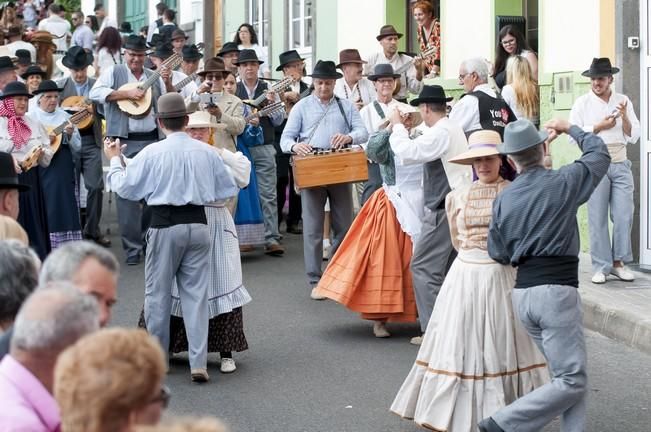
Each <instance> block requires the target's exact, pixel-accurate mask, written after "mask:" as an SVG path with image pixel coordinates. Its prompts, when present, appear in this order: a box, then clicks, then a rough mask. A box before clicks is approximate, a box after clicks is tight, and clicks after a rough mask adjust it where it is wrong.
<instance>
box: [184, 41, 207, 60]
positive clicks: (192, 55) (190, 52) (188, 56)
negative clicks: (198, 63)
mask: <svg viewBox="0 0 651 432" xmlns="http://www.w3.org/2000/svg"><path fill="white" fill-rule="evenodd" d="M181 57H183V60H186V61H187V60H200V59H201V58H203V55H202V54H201V52H199V48H197V46H196V45H195V44H192V45H183V48H181Z"/></svg>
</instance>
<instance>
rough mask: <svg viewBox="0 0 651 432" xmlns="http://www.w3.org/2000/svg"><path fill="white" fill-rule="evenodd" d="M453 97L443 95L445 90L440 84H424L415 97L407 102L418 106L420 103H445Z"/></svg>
mask: <svg viewBox="0 0 651 432" xmlns="http://www.w3.org/2000/svg"><path fill="white" fill-rule="evenodd" d="M452 99H453V98H451V97H446V96H445V90H443V87H441V86H440V85H425V86H423V89H422V90H421V91H420V94H419V95H418V97H417V98H415V99H412V100H411V101H410V102H409V104H411V105H412V106H418V105H420V104H422V103H447V102H450V101H451V100H452Z"/></svg>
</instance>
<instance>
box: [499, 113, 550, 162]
mask: <svg viewBox="0 0 651 432" xmlns="http://www.w3.org/2000/svg"><path fill="white" fill-rule="evenodd" d="M548 136H549V135H548V134H547V132H545V131H539V130H538V129H536V126H534V124H533V123H531V122H530V121H529V120H526V119H520V120H516V121H514V122H511V123H509V124H507V125H506V127H505V128H504V143H502V144H499V145H498V146H497V151H499V152H500V153H501V154H513V153H519V152H521V151H524V150H526V149H528V148H531V147H534V146H537V145H538V144H541V143H543V142H544V141H545V140H547V137H548Z"/></svg>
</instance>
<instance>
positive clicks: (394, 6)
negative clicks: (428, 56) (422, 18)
mask: <svg viewBox="0 0 651 432" xmlns="http://www.w3.org/2000/svg"><path fill="white" fill-rule="evenodd" d="M385 7H386V9H385V11H386V12H385V13H386V17H385V19H384V23H383V24H382V25H384V24H392V25H393V26H394V27H395V28H396V30H397V31H398V32H399V33H402V34H404V35H406V34H407V14H411V11H410V10H408V9H407V8H406V7H405V1H404V0H386V4H385ZM379 30H380V29H377V30H375V31H376V32H378V31H379ZM375 34H376V35H377V33H375ZM406 47H407V39H406V36H404V37H403V38H401V39H400V43H399V44H398V49H399V50H401V51H403V50H405V49H406Z"/></svg>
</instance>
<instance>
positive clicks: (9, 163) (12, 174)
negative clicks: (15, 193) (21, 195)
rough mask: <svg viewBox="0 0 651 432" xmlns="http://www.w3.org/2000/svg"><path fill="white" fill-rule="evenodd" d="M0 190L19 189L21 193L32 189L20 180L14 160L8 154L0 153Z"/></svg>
mask: <svg viewBox="0 0 651 432" xmlns="http://www.w3.org/2000/svg"><path fill="white" fill-rule="evenodd" d="M0 189H18V190H19V191H21V192H23V191H27V190H29V189H30V186H29V185H26V184H23V183H21V182H20V181H19V180H18V174H17V173H16V167H15V165H14V158H13V156H11V154H9V153H6V152H0Z"/></svg>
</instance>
